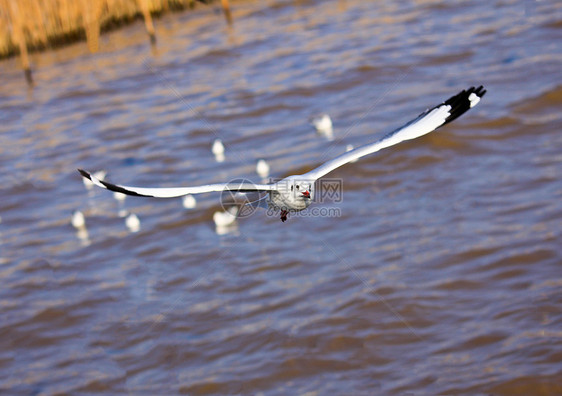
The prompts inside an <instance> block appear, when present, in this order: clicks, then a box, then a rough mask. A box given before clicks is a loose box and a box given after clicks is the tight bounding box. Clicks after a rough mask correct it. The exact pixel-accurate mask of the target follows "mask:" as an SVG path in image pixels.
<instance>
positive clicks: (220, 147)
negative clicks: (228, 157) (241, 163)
mask: <svg viewBox="0 0 562 396" xmlns="http://www.w3.org/2000/svg"><path fill="white" fill-rule="evenodd" d="M211 151H212V153H213V154H214V155H215V160H216V161H217V162H223V161H224V144H222V140H220V139H215V141H214V142H213V146H212V147H211Z"/></svg>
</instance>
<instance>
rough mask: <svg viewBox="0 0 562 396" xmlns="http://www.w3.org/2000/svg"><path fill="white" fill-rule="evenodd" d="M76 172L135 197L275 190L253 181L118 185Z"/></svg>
mask: <svg viewBox="0 0 562 396" xmlns="http://www.w3.org/2000/svg"><path fill="white" fill-rule="evenodd" d="M78 172H80V174H81V175H82V176H83V177H85V178H86V179H89V180H91V181H92V183H94V184H95V185H96V186H99V187H102V188H106V189H108V190H111V191H116V192H120V193H123V194H127V195H134V196H137V197H155V198H173V197H181V196H182V195H187V194H199V193H206V192H213V191H239V192H250V191H271V190H275V185H274V184H253V183H240V182H230V183H219V184H207V185H206V186H197V187H170V188H146V187H132V186H120V185H117V184H111V183H108V182H106V181H103V180H99V179H97V178H96V177H95V176H93V175H92V174H90V173H88V172H86V171H85V170H82V169H78Z"/></svg>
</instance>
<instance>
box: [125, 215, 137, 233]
mask: <svg viewBox="0 0 562 396" xmlns="http://www.w3.org/2000/svg"><path fill="white" fill-rule="evenodd" d="M125 225H126V226H127V228H128V229H129V231H131V232H138V231H139V230H140V220H139V218H138V216H137V215H136V214H134V213H130V214H129V215H128V216H127V217H126V218H125Z"/></svg>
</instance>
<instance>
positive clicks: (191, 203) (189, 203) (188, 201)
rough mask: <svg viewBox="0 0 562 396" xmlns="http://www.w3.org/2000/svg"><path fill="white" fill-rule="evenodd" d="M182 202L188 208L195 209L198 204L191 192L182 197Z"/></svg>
mask: <svg viewBox="0 0 562 396" xmlns="http://www.w3.org/2000/svg"><path fill="white" fill-rule="evenodd" d="M181 204H182V205H183V207H184V208H186V209H193V208H195V207H196V206H197V200H196V199H195V197H194V196H193V195H191V194H187V195H186V196H185V197H183V198H182V200H181Z"/></svg>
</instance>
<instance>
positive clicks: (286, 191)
mask: <svg viewBox="0 0 562 396" xmlns="http://www.w3.org/2000/svg"><path fill="white" fill-rule="evenodd" d="M485 93H486V91H485V90H484V88H483V87H482V86H480V87H478V88H474V87H472V88H469V89H468V90H464V91H461V92H460V93H459V94H457V95H455V96H453V97H451V98H449V99H448V100H446V101H445V102H443V103H441V104H439V105H437V106H435V107H433V108H430V109H428V110H426V111H425V112H423V113H422V114H420V115H419V116H418V117H417V118H415V119H414V120H412V121H410V122H408V123H407V124H405V125H404V126H403V127H401V128H398V129H396V130H395V131H393V132H390V133H388V134H387V135H385V136H383V137H382V138H381V139H379V140H377V141H376V142H374V143H370V144H366V145H363V146H360V147H357V148H355V149H351V150H349V151H347V152H345V153H344V154H341V155H340V156H338V157H336V158H334V159H332V160H330V161H328V162H326V163H324V164H322V165H321V166H319V167H317V168H315V169H313V170H311V171H310V172H307V173H305V174H302V175H292V176H288V177H286V178H284V179H282V180H280V181H278V182H276V183H272V184H253V183H246V182H243V183H240V182H231V183H219V184H209V185H205V186H197V187H174V188H145V187H130V186H121V185H116V184H111V183H107V182H105V181H103V180H98V179H97V178H96V177H95V176H93V175H91V174H90V173H88V172H86V171H83V170H79V172H80V173H81V174H82V176H84V177H85V178H87V179H89V180H90V181H92V182H93V183H94V184H95V185H97V186H99V187H103V188H106V189H108V190H112V191H115V192H119V193H123V194H128V195H135V196H143V197H157V198H171V197H179V196H185V195H188V194H197V193H204V192H212V191H230V192H243V193H244V192H251V191H253V192H256V191H257V192H262V193H267V194H269V195H268V197H267V199H266V201H267V204H268V206H269V207H270V208H273V209H275V210H279V211H280V212H281V220H282V221H285V220H286V219H287V215H288V213H290V212H293V211H301V210H304V209H306V208H308V207H309V206H310V204H311V203H312V202H313V200H314V189H315V186H314V184H315V182H316V180H318V179H319V178H321V177H323V176H325V175H326V174H328V173H329V172H331V171H333V170H334V169H336V168H339V167H340V166H342V165H345V164H347V163H350V162H355V161H356V160H357V159H359V158H361V157H364V156H366V155H368V154H372V153H375V152H377V151H379V150H381V149H383V148H386V147H389V146H392V145H395V144H397V143H400V142H402V141H404V140H410V139H414V138H417V137H420V136H423V135H425V134H428V133H430V132H432V131H434V130H435V129H437V128H439V127H441V126H443V125H445V124H447V123H449V122H451V121H453V120H454V119H456V118H457V117H459V116H460V115H462V114H463V113H465V112H466V111H467V110H468V109H470V108H472V107H474V106H475V105H476V104H477V103H478V102H479V101H480V99H481V98H482V96H484V94H485ZM330 123H331V122H330ZM213 151H214V150H213ZM260 201H261V200H260Z"/></svg>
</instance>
